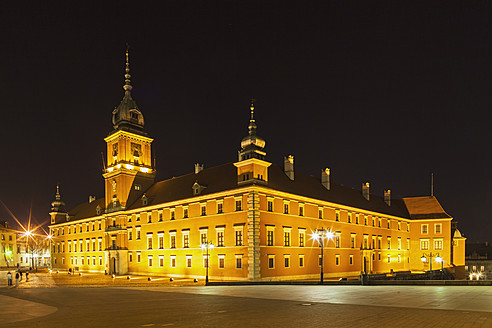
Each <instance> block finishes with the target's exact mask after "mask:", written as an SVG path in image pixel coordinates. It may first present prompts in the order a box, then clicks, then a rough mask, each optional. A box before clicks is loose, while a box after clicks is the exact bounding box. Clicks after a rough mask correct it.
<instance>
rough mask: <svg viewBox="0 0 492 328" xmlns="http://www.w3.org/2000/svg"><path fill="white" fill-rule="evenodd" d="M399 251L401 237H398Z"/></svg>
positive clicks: (399, 248)
mask: <svg viewBox="0 0 492 328" xmlns="http://www.w3.org/2000/svg"><path fill="white" fill-rule="evenodd" d="M398 250H399V251H400V250H401V237H398Z"/></svg>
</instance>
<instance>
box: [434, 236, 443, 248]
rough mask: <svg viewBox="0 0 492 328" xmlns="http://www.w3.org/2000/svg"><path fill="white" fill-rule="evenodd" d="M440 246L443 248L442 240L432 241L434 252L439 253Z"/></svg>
mask: <svg viewBox="0 0 492 328" xmlns="http://www.w3.org/2000/svg"><path fill="white" fill-rule="evenodd" d="M442 246H443V239H442V238H436V239H434V250H436V251H441V250H442Z"/></svg>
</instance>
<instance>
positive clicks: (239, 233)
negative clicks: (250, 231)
mask: <svg viewBox="0 0 492 328" xmlns="http://www.w3.org/2000/svg"><path fill="white" fill-rule="evenodd" d="M243 228H244V227H243V226H242V225H239V226H234V234H235V239H236V246H243Z"/></svg>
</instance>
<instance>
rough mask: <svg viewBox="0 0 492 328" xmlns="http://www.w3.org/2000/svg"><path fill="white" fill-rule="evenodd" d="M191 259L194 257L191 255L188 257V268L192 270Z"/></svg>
mask: <svg viewBox="0 0 492 328" xmlns="http://www.w3.org/2000/svg"><path fill="white" fill-rule="evenodd" d="M191 259H192V256H191V255H186V267H187V268H191V262H192V261H191Z"/></svg>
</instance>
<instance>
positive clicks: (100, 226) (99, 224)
mask: <svg viewBox="0 0 492 328" xmlns="http://www.w3.org/2000/svg"><path fill="white" fill-rule="evenodd" d="M98 228H99V230H101V229H102V224H101V221H99V222H98Z"/></svg>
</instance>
